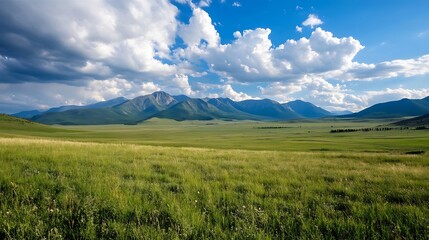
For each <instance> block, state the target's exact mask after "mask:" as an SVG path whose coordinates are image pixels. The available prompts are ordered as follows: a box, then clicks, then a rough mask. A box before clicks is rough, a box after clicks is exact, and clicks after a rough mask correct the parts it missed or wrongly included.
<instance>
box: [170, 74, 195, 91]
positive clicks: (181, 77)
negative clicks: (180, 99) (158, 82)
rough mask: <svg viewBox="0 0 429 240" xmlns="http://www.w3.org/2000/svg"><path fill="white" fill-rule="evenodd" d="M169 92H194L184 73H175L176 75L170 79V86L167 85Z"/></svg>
mask: <svg viewBox="0 0 429 240" xmlns="http://www.w3.org/2000/svg"><path fill="white" fill-rule="evenodd" d="M169 92H170V93H172V94H175V93H177V94H185V95H188V96H192V95H194V94H195V92H194V91H193V90H192V88H191V86H190V85H189V80H188V76H187V75H185V74H176V76H175V77H174V78H173V80H172V81H171V86H170V87H169Z"/></svg>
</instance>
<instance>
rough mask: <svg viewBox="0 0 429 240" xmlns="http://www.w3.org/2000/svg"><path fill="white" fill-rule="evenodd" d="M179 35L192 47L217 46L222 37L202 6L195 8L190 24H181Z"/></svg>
mask: <svg viewBox="0 0 429 240" xmlns="http://www.w3.org/2000/svg"><path fill="white" fill-rule="evenodd" d="M178 34H179V36H180V37H181V38H182V39H183V41H184V42H185V43H186V44H187V45H188V47H190V48H197V47H198V46H201V45H205V44H204V43H203V42H204V41H205V43H206V44H207V46H208V47H216V46H218V44H219V41H220V37H219V34H218V32H217V31H216V29H215V27H214V26H213V24H212V20H211V18H210V16H209V14H208V13H207V12H206V11H204V10H202V9H201V8H195V9H194V10H193V12H192V17H191V19H190V20H189V24H188V25H181V26H180V29H179V32H178Z"/></svg>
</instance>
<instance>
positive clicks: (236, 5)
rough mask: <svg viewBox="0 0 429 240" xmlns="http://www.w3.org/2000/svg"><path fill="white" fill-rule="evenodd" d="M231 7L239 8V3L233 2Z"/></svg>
mask: <svg viewBox="0 0 429 240" xmlns="http://www.w3.org/2000/svg"><path fill="white" fill-rule="evenodd" d="M232 6H233V7H241V3H239V2H233V3H232Z"/></svg>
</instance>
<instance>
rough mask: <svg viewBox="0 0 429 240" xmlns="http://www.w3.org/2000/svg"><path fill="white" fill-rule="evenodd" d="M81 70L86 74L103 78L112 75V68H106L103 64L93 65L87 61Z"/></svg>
mask: <svg viewBox="0 0 429 240" xmlns="http://www.w3.org/2000/svg"><path fill="white" fill-rule="evenodd" d="M79 70H80V72H82V73H85V74H95V75H101V76H106V75H109V74H110V73H111V71H110V68H109V67H107V66H105V65H104V64H103V63H101V62H96V63H92V62H91V61H87V62H86V64H85V66H83V67H81V68H79Z"/></svg>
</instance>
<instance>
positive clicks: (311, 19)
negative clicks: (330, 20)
mask: <svg viewBox="0 0 429 240" xmlns="http://www.w3.org/2000/svg"><path fill="white" fill-rule="evenodd" d="M322 24H323V21H322V20H320V19H319V17H317V16H316V15H314V14H310V15H308V18H307V19H306V20H305V21H304V22H302V25H303V26H310V27H311V28H314V27H315V26H319V25H322Z"/></svg>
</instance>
